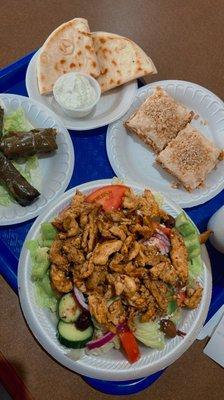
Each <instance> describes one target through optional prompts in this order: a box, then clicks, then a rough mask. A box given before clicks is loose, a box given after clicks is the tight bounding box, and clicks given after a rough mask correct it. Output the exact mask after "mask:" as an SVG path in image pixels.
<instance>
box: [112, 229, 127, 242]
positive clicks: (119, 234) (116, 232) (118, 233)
mask: <svg viewBox="0 0 224 400" xmlns="http://www.w3.org/2000/svg"><path fill="white" fill-rule="evenodd" d="M110 232H111V233H112V234H113V235H114V236H116V237H118V238H119V239H121V240H122V242H124V241H125V239H126V234H125V232H124V229H123V227H122V226H121V227H119V226H116V225H113V226H112V227H111V228H110Z"/></svg>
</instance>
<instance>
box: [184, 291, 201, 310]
mask: <svg viewBox="0 0 224 400" xmlns="http://www.w3.org/2000/svg"><path fill="white" fill-rule="evenodd" d="M202 291H203V289H202V287H200V286H198V287H197V288H196V289H195V290H194V291H193V293H192V294H191V296H188V297H186V298H185V300H184V304H185V306H186V307H188V308H197V307H198V304H199V303H200V301H201V297H202Z"/></svg>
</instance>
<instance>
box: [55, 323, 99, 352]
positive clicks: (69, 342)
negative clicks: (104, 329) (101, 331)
mask: <svg viewBox="0 0 224 400" xmlns="http://www.w3.org/2000/svg"><path fill="white" fill-rule="evenodd" d="M92 336H93V326H92V325H91V326H89V327H88V328H87V329H85V330H84V331H79V330H78V329H77V328H76V326H75V324H73V323H66V322H64V321H59V323H58V339H59V342H60V343H61V344H63V345H64V346H66V347H70V348H73V349H81V348H83V347H85V345H86V343H88V342H89V341H90V340H91V339H92Z"/></svg>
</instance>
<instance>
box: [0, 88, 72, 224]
mask: <svg viewBox="0 0 224 400" xmlns="http://www.w3.org/2000/svg"><path fill="white" fill-rule="evenodd" d="M0 99H1V100H2V101H3V102H4V104H5V106H6V112H9V113H10V112H11V111H15V110H16V109H17V108H19V107H21V108H23V110H24V112H25V115H26V117H27V119H28V120H29V121H30V123H31V124H32V125H33V127H34V128H56V129H57V130H58V132H59V134H58V135H57V139H56V140H57V144H58V150H57V151H56V152H55V153H54V154H51V155H49V156H43V157H42V156H40V157H38V159H39V170H40V178H41V182H40V189H39V188H38V189H39V191H40V193H41V195H40V197H39V198H38V199H37V200H36V201H35V202H34V203H32V204H31V205H29V206H26V207H22V206H20V205H19V204H18V203H12V204H11V205H10V206H8V207H3V206H0V226H1V225H11V224H17V223H19V222H24V221H28V220H29V219H31V218H34V217H36V216H37V215H39V214H40V213H41V212H42V211H43V210H44V209H45V207H47V206H48V204H49V203H50V202H51V201H52V200H54V199H55V198H56V197H58V196H59V195H60V194H62V193H63V192H64V191H65V189H66V188H67V186H68V184H69V181H70V179H71V176H72V173H73V169H74V148H73V144H72V141H71V138H70V135H69V133H68V131H67V129H65V128H64V126H63V125H62V124H61V122H60V121H59V120H57V117H56V115H55V114H54V113H53V112H52V111H50V110H49V109H48V108H46V107H45V106H43V105H42V104H39V103H37V102H36V101H34V100H31V99H29V98H28V97H24V96H18V95H15V94H0Z"/></svg>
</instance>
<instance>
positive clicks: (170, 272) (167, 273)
mask: <svg viewBox="0 0 224 400" xmlns="http://www.w3.org/2000/svg"><path fill="white" fill-rule="evenodd" d="M150 275H151V276H152V278H153V279H161V281H163V282H166V283H169V284H170V285H173V286H175V285H176V284H177V281H178V275H177V272H176V270H175V268H174V267H173V266H172V264H171V262H170V261H169V259H167V260H166V261H162V262H160V263H159V264H157V265H155V266H154V267H152V268H151V269H150Z"/></svg>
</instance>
